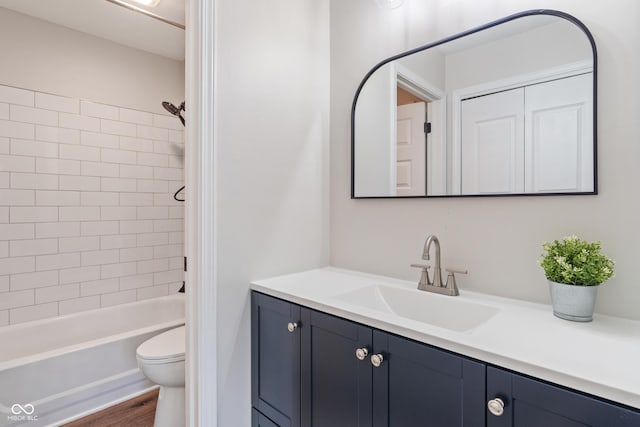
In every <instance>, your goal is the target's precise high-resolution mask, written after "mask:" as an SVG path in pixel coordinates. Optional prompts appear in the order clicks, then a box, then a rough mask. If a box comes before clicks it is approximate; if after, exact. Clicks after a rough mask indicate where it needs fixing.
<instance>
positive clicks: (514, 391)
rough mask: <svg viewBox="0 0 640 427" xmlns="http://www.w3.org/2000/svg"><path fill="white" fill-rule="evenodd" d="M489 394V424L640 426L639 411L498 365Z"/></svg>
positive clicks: (504, 426)
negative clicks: (507, 369)
mask: <svg viewBox="0 0 640 427" xmlns="http://www.w3.org/2000/svg"><path fill="white" fill-rule="evenodd" d="M487 398H488V399H489V404H488V407H487V427H540V426H543V427H585V426H589V427H638V426H640V412H638V411H634V410H631V409H627V408H625V407H622V406H618V405H615V404H612V403H609V402H606V401H603V400H600V399H596V398H594V397H590V396H586V395H584V394H581V393H578V392H574V391H571V390H567V389H564V388H561V387H558V386H554V385H551V384H548V383H545V382H542V381H537V380H534V379H531V378H528V377H525V376H522V375H519V374H515V373H512V372H508V371H505V370H503V369H499V368H494V367H488V368H487ZM498 399H499V401H498ZM502 404H504V407H503V408H502V409H501V407H502ZM500 412H502V413H501V414H500Z"/></svg>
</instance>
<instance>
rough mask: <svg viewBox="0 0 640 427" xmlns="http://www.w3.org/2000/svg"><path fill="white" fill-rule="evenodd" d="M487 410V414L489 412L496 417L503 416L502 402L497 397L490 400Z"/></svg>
mask: <svg viewBox="0 0 640 427" xmlns="http://www.w3.org/2000/svg"><path fill="white" fill-rule="evenodd" d="M487 408H489V412H491V413H492V414H493V415H495V416H496V417H499V416H501V415H502V414H504V402H503V401H502V399H500V398H499V397H496V398H495V399H491V400H490V401H488V402H487Z"/></svg>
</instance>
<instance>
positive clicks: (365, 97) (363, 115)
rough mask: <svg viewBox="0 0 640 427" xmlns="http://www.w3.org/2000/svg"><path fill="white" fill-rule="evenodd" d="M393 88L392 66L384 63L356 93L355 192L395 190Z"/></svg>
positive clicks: (388, 193)
mask: <svg viewBox="0 0 640 427" xmlns="http://www.w3.org/2000/svg"><path fill="white" fill-rule="evenodd" d="M395 92H396V75H395V69H394V68H392V67H391V66H390V65H389V64H387V65H384V66H382V67H381V68H379V69H378V70H376V72H375V73H373V74H372V75H371V77H370V78H369V79H368V80H367V82H366V83H365V85H364V86H363V87H362V91H361V92H360V95H359V97H358V99H359V101H360V100H361V101H362V102H358V108H356V113H355V115H356V119H355V126H356V131H355V134H356V135H357V137H356V146H355V151H356V152H357V153H358V156H357V157H356V164H355V182H356V188H355V194H356V195H357V196H360V197H362V196H377V195H382V194H384V195H395V194H396V187H397V185H396V157H397V155H396V152H395V150H396V144H395V141H396V136H395V135H393V133H395V130H396V126H395V124H393V126H392V120H393V117H395V112H393V111H392V108H393V110H395V96H396V95H395ZM392 131H393V133H392Z"/></svg>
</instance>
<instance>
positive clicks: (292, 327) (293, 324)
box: [287, 322, 298, 332]
mask: <svg viewBox="0 0 640 427" xmlns="http://www.w3.org/2000/svg"><path fill="white" fill-rule="evenodd" d="M287 329H288V330H289V332H293V331H295V330H296V329H298V323H296V322H289V323H287Z"/></svg>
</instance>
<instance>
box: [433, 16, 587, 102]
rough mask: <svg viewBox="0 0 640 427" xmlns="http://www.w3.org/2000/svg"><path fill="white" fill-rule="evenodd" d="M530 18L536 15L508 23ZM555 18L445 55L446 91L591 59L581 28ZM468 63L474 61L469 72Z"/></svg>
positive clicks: (511, 23) (512, 23)
mask: <svg viewBox="0 0 640 427" xmlns="http://www.w3.org/2000/svg"><path fill="white" fill-rule="evenodd" d="M530 19H535V17H526V18H520V19H516V20H515V21H511V22H509V24H508V25H517V23H518V22H526V21H528V20H530ZM556 19H557V22H554V23H552V24H547V25H544V26H541V27H536V28H534V29H531V30H528V31H525V32H523V33H520V34H515V35H512V36H509V37H505V38H502V39H499V40H496V41H493V42H490V43H485V44H481V45H479V46H476V47H473V48H469V49H465V50H462V51H459V52H455V53H451V54H449V55H447V56H446V90H447V92H449V93H450V92H452V91H454V90H457V89H461V88H465V87H470V86H473V85H478V84H482V83H487V82H495V81H498V80H500V79H506V78H509V77H515V76H523V75H526V74H531V73H534V72H540V71H544V70H547V69H550V68H554V67H559V66H562V65H567V64H572V63H576V62H586V61H591V59H592V56H593V55H592V53H591V45H590V44H589V40H588V39H587V38H586V37H585V35H584V33H583V32H582V30H581V29H580V28H578V27H577V26H576V25H574V24H573V23H571V22H569V21H567V20H565V19H562V18H556ZM494 29H495V28H494ZM488 31H491V30H488ZM480 34H482V33H480ZM469 64H474V66H473V72H472V73H470V72H469Z"/></svg>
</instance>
